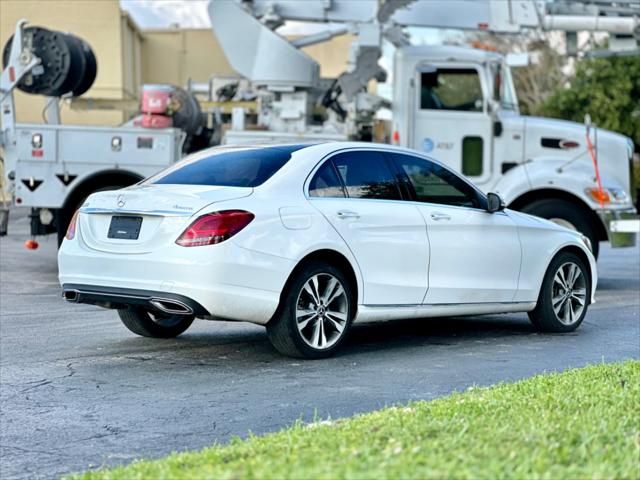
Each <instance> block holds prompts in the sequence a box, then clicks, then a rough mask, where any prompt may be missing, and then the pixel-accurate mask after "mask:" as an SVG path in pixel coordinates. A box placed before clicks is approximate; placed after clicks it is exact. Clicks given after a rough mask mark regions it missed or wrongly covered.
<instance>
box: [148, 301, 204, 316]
mask: <svg viewBox="0 0 640 480" xmlns="http://www.w3.org/2000/svg"><path fill="white" fill-rule="evenodd" d="M149 304H150V305H151V306H153V307H154V308H155V309H156V310H160V311H161V312H163V313H169V314H171V315H193V309H192V308H191V307H190V306H189V305H186V304H184V303H182V302H179V301H178V300H171V299H168V298H152V299H151V300H149Z"/></svg>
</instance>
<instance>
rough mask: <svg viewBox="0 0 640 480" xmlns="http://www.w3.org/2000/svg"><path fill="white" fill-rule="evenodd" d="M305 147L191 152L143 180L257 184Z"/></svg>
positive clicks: (180, 182) (230, 185) (233, 185)
mask: <svg viewBox="0 0 640 480" xmlns="http://www.w3.org/2000/svg"><path fill="white" fill-rule="evenodd" d="M305 146H307V145H282V146H277V147H259V148H255V147H244V148H238V147H235V148H215V149H213V150H210V151H207V152H199V153H196V154H194V155H189V156H188V157H186V158H185V159H184V160H181V161H180V162H178V163H176V164H175V165H173V166H171V167H169V168H167V169H165V170H163V171H162V172H160V173H158V174H156V175H154V176H153V177H150V178H148V179H147V180H145V181H144V182H143V183H144V184H173V185H211V186H220V187H257V186H258V185H261V184H263V183H264V182H266V181H267V180H268V179H269V178H271V176H272V175H273V174H274V173H276V172H277V171H278V170H280V168H282V166H283V165H284V164H285V163H287V162H288V161H289V159H290V158H291V154H292V153H293V152H295V151H296V150H299V149H301V148H304V147H305Z"/></svg>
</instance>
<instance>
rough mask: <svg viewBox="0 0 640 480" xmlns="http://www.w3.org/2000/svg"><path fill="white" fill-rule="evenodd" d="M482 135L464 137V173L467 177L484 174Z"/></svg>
mask: <svg viewBox="0 0 640 480" xmlns="http://www.w3.org/2000/svg"><path fill="white" fill-rule="evenodd" d="M483 143H484V142H483V140H482V137H475V136H474V137H464V138H463V139H462V174H463V175H465V176H467V177H479V176H480V175H482V150H483V148H484V144H483Z"/></svg>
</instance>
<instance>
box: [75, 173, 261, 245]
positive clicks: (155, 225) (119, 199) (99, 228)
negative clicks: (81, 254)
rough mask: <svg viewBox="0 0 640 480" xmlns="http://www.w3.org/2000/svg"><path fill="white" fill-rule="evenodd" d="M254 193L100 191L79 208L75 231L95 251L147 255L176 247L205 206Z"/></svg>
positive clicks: (149, 188) (187, 188)
mask: <svg viewBox="0 0 640 480" xmlns="http://www.w3.org/2000/svg"><path fill="white" fill-rule="evenodd" d="M252 192H253V189H252V188H247V187H215V186H207V185H140V186H135V187H130V188H125V189H122V190H114V191H107V192H99V193H95V194H93V195H91V196H90V197H89V198H88V199H87V200H86V201H85V202H84V204H83V205H82V207H81V208H80V213H81V215H79V218H78V221H79V231H80V235H81V236H82V240H83V241H84V242H85V243H86V244H87V246H88V247H90V248H92V249H95V250H101V251H106V252H112V253H146V252H150V251H153V250H155V249H157V248H159V247H160V246H162V245H166V244H167V243H170V242H174V241H175V240H176V238H177V237H178V236H179V235H180V233H182V230H184V228H186V227H187V226H188V224H189V222H190V221H191V217H192V216H193V215H194V214H196V213H197V212H198V211H200V210H202V209H203V208H204V207H207V206H208V205H211V204H213V203H218V202H225V201H228V200H233V199H238V198H242V197H246V196H249V195H251V194H252Z"/></svg>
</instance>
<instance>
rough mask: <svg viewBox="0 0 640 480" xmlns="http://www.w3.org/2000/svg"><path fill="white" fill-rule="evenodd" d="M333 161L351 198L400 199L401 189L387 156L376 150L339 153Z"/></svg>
mask: <svg viewBox="0 0 640 480" xmlns="http://www.w3.org/2000/svg"><path fill="white" fill-rule="evenodd" d="M333 162H334V164H335V166H336V168H337V170H338V173H339V174H340V177H341V179H342V182H343V183H344V185H345V187H346V188H347V195H348V196H349V197H350V198H375V199H380V200H400V199H401V196H400V190H399V189H398V184H397V182H396V179H395V177H394V175H393V173H392V172H391V169H390V168H389V166H388V164H387V161H386V158H385V156H384V155H383V154H382V153H380V152H374V151H364V150H362V151H352V152H344V153H339V154H337V155H336V156H334V157H333Z"/></svg>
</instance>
